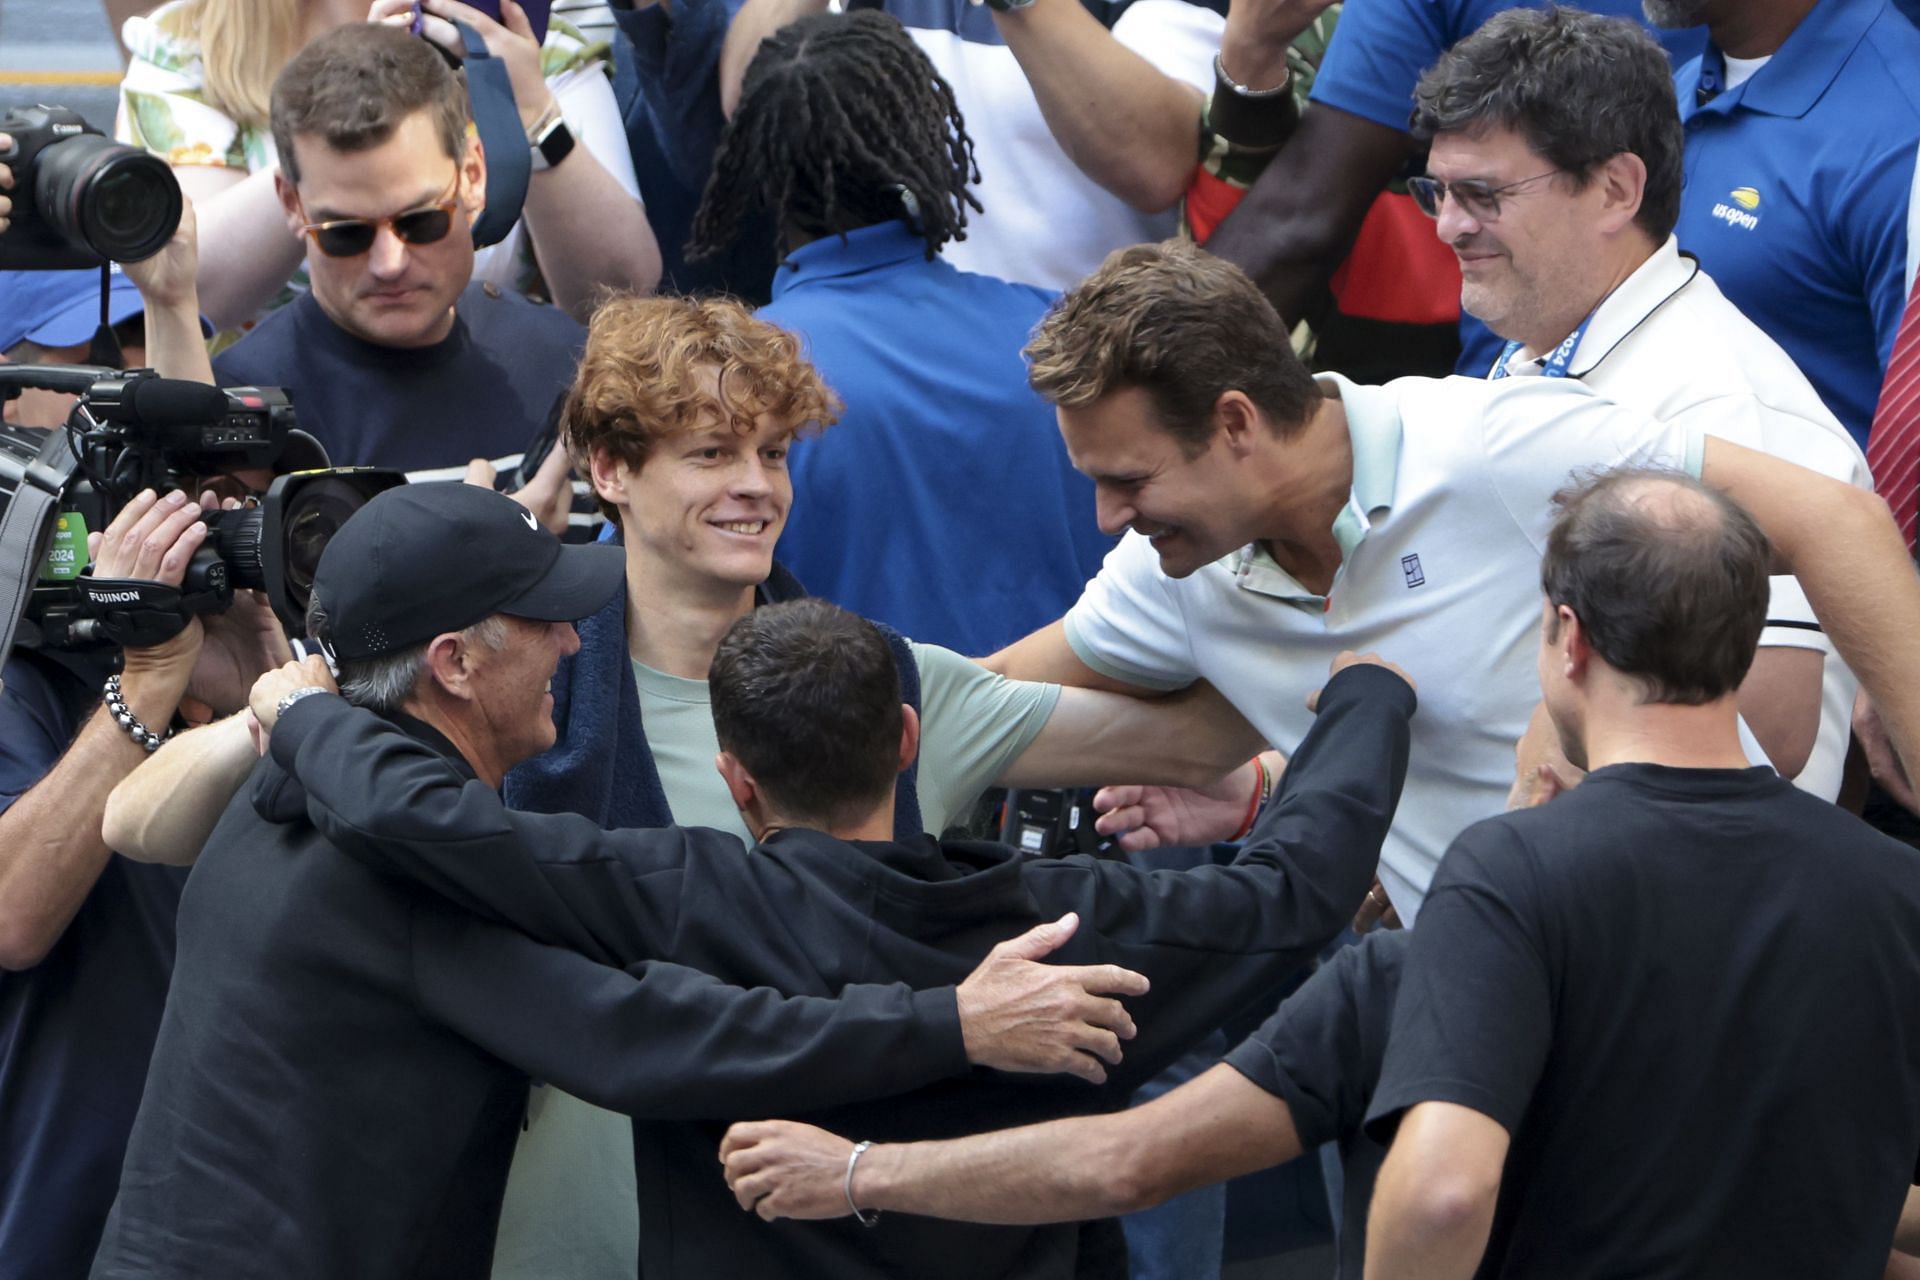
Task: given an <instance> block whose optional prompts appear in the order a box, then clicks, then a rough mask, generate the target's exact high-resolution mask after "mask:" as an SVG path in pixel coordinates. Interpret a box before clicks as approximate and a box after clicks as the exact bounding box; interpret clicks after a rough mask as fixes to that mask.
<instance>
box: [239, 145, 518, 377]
mask: <svg viewBox="0 0 1920 1280" xmlns="http://www.w3.org/2000/svg"><path fill="white" fill-rule="evenodd" d="M293 145H294V148H295V150H296V152H297V153H298V159H299V171H300V182H299V185H298V188H297V189H296V188H295V187H294V185H293V184H291V183H289V182H287V180H286V179H285V177H284V176H282V177H281V178H279V179H278V180H277V181H276V188H277V190H278V191H279V193H280V202H281V207H282V209H283V211H284V212H285V214H286V218H287V224H288V226H289V227H291V228H292V229H293V232H294V234H295V235H298V236H300V237H301V239H302V241H303V242H304V243H305V245H306V251H307V275H308V278H309V280H310V281H311V284H312V287H313V297H314V301H316V302H317V303H319V304H320V309H321V310H322V311H324V312H326V314H327V317H328V318H329V319H331V320H332V321H333V322H334V323H335V324H337V325H339V326H340V327H341V328H342V329H344V330H346V331H347V332H348V333H351V334H353V335H354V336H355V337H357V338H362V339H364V340H366V341H368V342H372V343H376V344H378V345H380V346H383V347H401V348H409V347H424V346H431V345H432V344H434V343H436V342H439V341H440V340H441V339H443V338H445V337H446V336H447V334H448V333H449V332H450V331H451V330H452V328H453V304H454V301H455V300H456V299H457V298H458V297H459V296H460V291H461V290H462V289H464V288H466V287H467V284H468V282H469V281H470V280H471V279H472V278H473V233H472V230H471V227H472V223H473V219H474V218H476V217H478V216H479V213H480V208H481V205H482V203H483V202H484V200H485V198H486V180H487V179H486V167H485V165H484V164H483V163H482V161H481V158H480V150H479V146H478V144H477V143H476V142H472V141H469V143H468V146H467V148H466V153H465V155H464V156H463V157H461V158H460V159H459V160H458V161H456V160H455V159H453V158H451V157H449V156H448V155H447V153H446V148H445V147H444V146H443V145H442V142H441V138H440V134H439V132H438V131H437V129H436V127H435V124H434V120H433V116H432V113H431V112H429V111H426V110H421V111H416V112H414V113H413V114H412V115H410V116H408V117H407V118H406V119H405V120H403V121H402V122H401V123H400V126H399V127H398V128H397V129H395V130H394V131H393V136H391V137H390V138H388V139H387V140H386V141H385V142H383V143H381V144H379V145H378V146H375V147H371V148H368V149H367V150H364V151H352V152H346V151H336V150H334V149H333V148H332V147H330V146H328V145H327V144H326V142H325V141H324V140H322V139H320V138H316V137H313V136H310V135H306V134H302V135H298V136H296V137H295V138H294V140H293ZM450 193H452V194H454V195H456V196H457V198H458V200H459V202H460V203H459V206H458V207H457V208H456V209H455V211H454V218H453V226H452V229H451V230H449V231H448V232H447V234H446V235H445V236H444V237H443V238H441V239H439V240H436V241H434V242H433V243H431V244H408V243H407V242H406V241H404V240H402V239H400V237H399V236H398V235H396V234H395V233H394V230H393V228H392V227H391V226H389V225H382V226H381V227H380V228H379V230H378V231H377V232H376V234H375V235H374V239H373V245H372V247H371V248H369V249H368V250H367V251H366V252H365V253H360V254H355V255H352V256H350V257H343V258H332V257H328V256H327V255H326V254H325V253H322V252H321V250H320V247H319V246H318V245H317V244H315V243H314V241H313V239H312V238H311V237H309V236H306V235H304V234H303V233H302V232H301V227H302V226H303V225H305V224H306V223H309V222H330V221H335V220H339V219H351V218H365V219H373V218H391V217H393V216H394V215H396V214H401V213H407V212H410V211H413V210H418V209H423V208H426V207H428V206H431V205H433V204H434V203H436V202H437V201H440V200H443V199H446V198H447V197H448V195H449V194H450Z"/></svg>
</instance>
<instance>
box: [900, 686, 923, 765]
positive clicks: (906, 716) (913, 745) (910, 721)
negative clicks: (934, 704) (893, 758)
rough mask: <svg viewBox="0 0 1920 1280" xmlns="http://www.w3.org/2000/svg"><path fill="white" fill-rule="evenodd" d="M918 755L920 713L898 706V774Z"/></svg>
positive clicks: (906, 706) (902, 704) (903, 705)
mask: <svg viewBox="0 0 1920 1280" xmlns="http://www.w3.org/2000/svg"><path fill="white" fill-rule="evenodd" d="M919 754H920V713H919V712H917V711H915V710H914V709H913V708H912V707H910V706H908V705H907V704H906V703H904V702H903V703H901V704H900V772H902V773H905V772H906V771H907V769H908V768H910V767H911V766H912V764H913V761H914V758H915V757H916V756H918V755H919Z"/></svg>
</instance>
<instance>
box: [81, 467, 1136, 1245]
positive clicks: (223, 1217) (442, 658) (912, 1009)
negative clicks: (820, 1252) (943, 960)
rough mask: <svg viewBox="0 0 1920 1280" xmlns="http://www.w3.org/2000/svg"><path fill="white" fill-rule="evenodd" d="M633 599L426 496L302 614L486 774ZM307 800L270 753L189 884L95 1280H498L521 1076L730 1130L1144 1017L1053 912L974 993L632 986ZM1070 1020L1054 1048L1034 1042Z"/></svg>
mask: <svg viewBox="0 0 1920 1280" xmlns="http://www.w3.org/2000/svg"><path fill="white" fill-rule="evenodd" d="M623 582H624V558H623V555H622V553H621V551H620V550H619V549H618V548H614V547H599V546H563V545H562V544H561V543H560V541H559V540H558V539H557V538H555V537H554V536H553V535H552V534H550V533H548V532H546V531H545V530H544V529H541V528H539V527H538V525H537V523H535V522H532V521H530V520H529V518H528V515H527V513H526V512H525V510H524V509H523V508H522V507H520V506H519V505H518V504H517V503H515V502H513V501H512V500H511V499H509V498H506V497H503V496H501V495H499V494H496V493H494V492H492V491H491V490H487V489H482V488H478V487H475V486H470V485H460V484H421V485H411V486H405V487H402V488H398V489H392V490H388V491H387V492H385V493H382V494H380V495H379V496H378V497H376V498H375V499H374V500H373V501H372V502H370V503H368V504H367V506H366V507H364V508H362V509H361V510H360V511H359V512H357V513H356V514H355V515H354V516H353V517H352V518H351V519H349V520H348V521H347V522H346V524H345V525H344V526H343V527H342V528H341V530H340V532H339V533H338V534H337V535H335V537H334V538H333V540H332V541H331V542H330V543H329V544H328V545H327V548H326V550H325V552H324V553H323V554H322V556H321V558H320V564H319V568H318V571H317V573H316V574H315V577H314V588H313V608H312V611H311V613H310V617H309V622H310V629H311V632H312V634H313V636H314V638H315V640H316V641H317V642H318V643H319V644H320V645H321V646H322V647H323V648H324V649H325V650H326V651H327V652H328V653H329V654H330V655H331V657H332V659H333V661H334V662H335V664H337V666H338V670H339V686H338V691H339V692H340V693H341V694H342V695H343V696H344V697H346V698H347V699H348V700H349V701H352V702H355V703H358V704H360V705H362V706H367V707H370V708H372V709H374V710H377V711H379V712H380V713H381V714H383V715H385V716H386V717H388V718H389V719H391V720H392V721H393V722H394V723H396V724H397V725H399V726H400V727H401V728H402V729H404V730H405V731H406V733H407V734H408V735H410V736H411V737H412V738H414V739H416V740H418V741H419V742H421V743H424V744H426V745H427V746H428V747H429V748H430V749H431V750H433V751H434V752H437V753H438V754H439V755H441V756H442V757H444V758H445V759H446V761H447V762H448V763H449V764H450V765H451V766H452V767H453V768H454V769H455V770H457V771H459V772H460V773H462V774H464V775H466V776H467V777H468V778H469V779H471V781H469V782H468V783H467V785H468V786H473V785H477V784H485V785H487V786H489V787H492V786H497V785H498V783H499V780H500V777H501V775H502V774H503V773H504V772H505V770H506V769H507V768H509V767H511V766H512V765H514V764H516V763H518V762H519V761H520V760H522V759H524V758H526V757H527V756H529V755H532V754H534V753H536V752H539V751H542V750H544V749H545V748H546V747H547V746H548V745H550V744H551V743H552V741H553V737H554V729H553V719H552V710H553V709H552V705H551V700H550V699H549V697H548V696H547V692H546V687H547V683H548V681H549V680H550V679H551V678H552V675H553V670H554V667H555V664H556V663H557V662H558V661H559V659H560V657H561V655H563V654H565V653H568V652H571V651H572V649H573V648H574V647H576V646H577V645H578V643H579V642H578V640H577V638H576V637H575V635H574V632H573V628H572V625H571V624H572V621H573V620H574V619H577V618H581V617H584V616H586V615H588V614H591V613H593V612H594V611H596V610H598V609H599V608H600V607H601V606H602V605H604V604H605V603H606V601H607V599H608V598H609V597H610V596H611V595H612V594H613V593H614V592H615V591H618V590H620V589H621V588H622V585H623ZM334 689H335V685H334V680H333V678H332V677H331V676H330V674H329V673H328V670H327V664H326V662H325V661H324V660H322V659H320V658H318V657H313V658H308V659H307V660H306V661H305V662H303V663H299V664H289V665H288V666H287V667H285V668H282V669H281V670H280V671H278V672H273V673H269V675H268V676H266V677H263V678H262V680H261V681H260V683H259V684H258V685H256V687H255V690H254V711H255V714H256V715H257V716H258V718H259V720H260V721H261V724H262V727H263V728H265V729H267V730H269V731H271V729H272V728H273V725H274V724H275V723H276V722H277V720H278V718H279V716H280V715H281V714H282V713H285V712H287V711H288V710H289V709H290V708H292V707H293V706H294V705H295V704H297V703H299V702H301V701H304V700H305V699H307V698H309V697H312V696H315V695H320V694H328V693H332V692H334ZM325 700H326V701H331V699H325ZM288 731H289V732H292V731H294V726H292V725H290V726H289V729H288ZM342 763H343V764H344V763H345V762H344V761H343V762H342ZM356 763H359V764H364V763H365V762H364V761H361V762H356ZM306 812H307V800H306V793H305V792H304V790H303V789H302V787H301V786H300V784H299V783H298V782H296V781H295V780H294V779H292V778H291V777H289V776H288V775H287V774H286V773H285V772H283V771H281V770H280V769H279V768H278V766H277V765H276V764H275V763H274V762H273V761H272V760H271V759H268V760H263V761H262V762H261V763H260V765H259V767H258V769H257V770H256V772H255V774H254V777H253V779H252V781H251V783H250V785H249V786H248V787H247V788H246V789H245V790H244V791H243V792H242V793H241V794H240V795H239V796H237V797H235V799H234V802H233V804H232V805H231V806H230V807H229V809H228V810H227V813H226V815H225V816H224V817H223V818H222V819H221V822H220V825H219V826H218V827H217V828H216V829H215V830H214V833H213V836H212V838H211V839H210V840H209V841H208V843H207V846H206V849H205V850H204V852H203V853H202V854H201V856H200V859H199V862H198V864H197V865H196V867H195V870H194V873H193V876H192V878H191V880H190V881H189V882H188V886H187V888H186V890H185V892H184V893H183V894H182V897H181V904H180V917H179V934H180V941H179V950H178V956H177V959H176V962H175V982H174V984H173V987H172V990H171V992H170V994H169V996H168V1000H167V1007H166V1012H165V1015H164V1017H163V1019H162V1022H161V1029H160V1035H159V1040H158V1043H157V1044H156V1046H155V1049H154V1053H153V1061H152V1065H151V1068H150V1071H149V1075H148V1080H147V1088H146V1093H145V1096H144V1097H143V1099H142V1102H141V1107H140V1113H139V1116H138V1118H137V1120H136V1121H135V1123H134V1130H133V1137H132V1139H131V1141H130V1142H129V1144H128V1148H127V1158H126V1164H125V1166H124V1169H123V1172H122V1175H121V1183H120V1195H119V1198H118V1200H117V1201H116V1202H115V1204H114V1208H113V1212H112V1214H111V1216H110V1217H109V1219H108V1222H107V1228H106V1232H105V1236H104V1238H103V1240H102V1243H101V1246H100V1252H99V1255H98V1257H97V1258H96V1259H95V1262H94V1268H93V1274H94V1275H95V1276H114V1277H118V1276H141V1277H154V1276H202V1275H223V1276H225V1275H232V1276H239V1275H273V1276H280V1277H298V1276H314V1277H335V1276H355V1277H362V1278H366V1280H374V1278H378V1277H388V1276H391V1277H396V1278H398V1277H403V1276H421V1275H431V1276H436V1277H480V1276H484V1275H486V1274H487V1271H488V1267H489V1264H490V1261H491V1257H492V1253H493V1240H494V1231H495V1227H496V1225H497V1222H498V1216H499V1208H500V1198H501V1194H502V1192H503V1190H504V1188H505V1183H506V1173H507V1164H508V1160H509V1158H510V1156H511V1155H512V1152H513V1145H514V1139H515V1136H516V1134H517V1132H518V1130H519V1127H520V1125H521V1123H522V1121H523V1119H524V1117H525V1114H526V1106H527V1084H528V1079H529V1076H532V1077H535V1078H538V1079H542V1080H549V1081H552V1082H554V1083H556V1084H558V1085H560V1086H561V1087H563V1088H565V1089H566V1090H568V1091H569V1092H571V1093H574V1094H577V1095H578V1096H580V1097H583V1098H587V1099H589V1100H591V1101H594V1102H596V1103H597V1104H598V1105H601V1106H605V1107H609V1108H613V1109H617V1110H622V1111H644V1112H650V1113H654V1114H675V1115H696V1116H697V1115H714V1114H724V1113H726V1112H728V1111H731V1110H737V1109H738V1106H739V1103H740V1098H741V1097H742V1096H752V1097H754V1098H755V1099H756V1100H759V1101H761V1102H763V1103H764V1104H765V1105H766V1106H767V1107H769V1108H781V1109H790V1110H806V1109H809V1108H813V1107H818V1106H822V1105H833V1104H837V1103H841V1102H845V1101H849V1100H852V1099H857V1098H871V1097H884V1096H887V1095H889V1094H892V1093H895V1092H899V1091H901V1090H904V1089H908V1088H913V1087H916V1086H919V1085H922V1084H925V1083H928V1082H931V1081H935V1080H939V1079H943V1078H945V1077H948V1076H955V1075H960V1074H963V1073H965V1072H966V1071H967V1069H968V1059H969V1056H970V1055H971V1057H972V1059H973V1061H975V1062H982V1063H986V1064H988V1065H994V1066H1000V1067H1010V1068H1012V1069H1027V1070H1038V1069H1049V1070H1051V1069H1058V1068H1057V1067H1054V1066H1049V1065H1047V1063H1048V1061H1050V1060H1051V1059H1052V1058H1053V1057H1056V1056H1064V1055H1066V1054H1069V1053H1071V1050H1070V1049H1067V1048H1062V1047H1061V1043H1062V1042H1065V1041H1068V1040H1070V1039H1071V1038H1072V1036H1073V1035H1074V1034H1075V1028H1078V1027H1080V1026H1081V1025H1082V1024H1083V1023H1084V1022H1086V1021H1088V1020H1099V1021H1102V1022H1105V1023H1107V1024H1108V1025H1112V1026H1115V1027H1116V1028H1117V1027H1120V1026H1122V1025H1123V1024H1124V1020H1125V1014H1124V1012H1123V1011H1121V1010H1119V1008H1118V1005H1117V1004H1116V1003H1115V1002H1112V1001H1107V1000H1096V999H1095V998H1094V997H1092V996H1091V995H1089V994H1088V993H1087V989H1088V988H1096V989H1102V990H1124V991H1127V992H1129V993H1134V992H1137V991H1139V990H1141V989H1143V988H1144V982H1143V981H1142V980H1140V979H1138V978H1137V976H1135V975H1129V974H1126V973H1125V972H1124V971H1121V970H1117V969H1115V968H1114V967H1113V966H1110V965H1096V966H1089V967H1087V968H1081V969H1075V968H1069V967H1066V966H1041V965H1035V964H1032V963H1031V962H1030V960H1029V959H1028V957H1029V956H1037V955H1039V954H1043V953H1044V952H1045V951H1046V950H1050V949H1051V946H1052V945H1057V943H1058V942H1059V941H1062V940H1064V936H1065V931H1062V930H1059V929H1058V928H1057V927H1055V926H1043V927H1042V929H1040V930H1035V931H1033V932H1032V933H1031V934H1029V935H1028V936H1027V937H1025V938H1022V939H1016V940H1015V941H1014V942H1012V943H1007V944H1002V946H1001V947H998V948H995V951H994V953H993V955H991V956H989V957H988V959H987V960H986V961H985V962H984V963H983V964H982V965H981V966H980V967H979V968H978V969H976V970H975V971H974V973H973V974H972V975H971V976H969V977H968V978H967V980H966V981H965V982H964V983H962V984H961V985H960V986H959V987H958V988H953V987H946V988H939V989H935V990H928V991H918V992H916V991H913V990H910V989H909V988H907V987H905V986H904V985H895V986H854V987H848V988H846V989H845V991H843V992H842V993H841V998H840V999H838V1000H823V999H814V998H797V999H788V998H783V997H781V996H779V995H778V994H777V993H775V992H772V991H769V990H765V989H761V990H755V991H746V990H742V989H740V988H737V987H729V986H726V985H724V984H722V983H720V982H719V981H717V980H716V979H713V978H710V977H708V976H706V975H705V974H701V973H697V972H695V971H693V970H689V969H682V968H679V967H676V966H673V965H667V964H642V965H637V966H634V967H633V968H631V969H626V970H623V969H621V968H617V967H614V966H613V965H611V964H608V963H605V962H606V961H608V960H609V959H610V954H609V953H606V952H603V953H602V954H597V955H596V954H593V953H592V949H591V948H589V949H587V951H586V953H584V954H583V953H582V952H580V951H564V950H558V949H554V948H550V947H544V946H541V945H539V944H536V943H534V942H533V941H532V940H531V939H529V938H527V937H526V936H525V935H523V934H520V933H516V932H514V931H512V930H509V929H506V928H504V927H501V926H498V925H494V924H490V923H487V922H486V921H483V920H481V919H479V918H477V917H475V916H472V915H469V914H467V913H466V912H465V911H462V910H460V909H459V908H457V907H450V906H447V905H445V904H442V903H439V902H437V901H433V900H430V899H429V898H428V897H426V896H424V895H420V894H418V893H417V892H416V891H413V890H411V889H410V888H408V887H407V886H406V885H404V884H403V883H402V882H400V881H398V880H396V879H393V878H391V877H389V876H386V875H383V874H380V873H378V872H375V871H372V870H369V869H368V868H366V867H364V866H362V865H361V864H360V863H358V862H356V861H354V860H353V859H352V858H350V857H347V856H345V855H344V854H340V853H338V852H336V851H335V850H334V849H332V848H331V847H330V846H329V844H328V842H327V840H326V839H325V838H324V837H323V836H321V835H320V833H319V832H318V831H316V830H315V829H314V827H313V826H312V824H311V823H310V822H309V821H308V820H307V818H306ZM419 816H420V818H421V820H422V821H425V822H427V823H433V822H434V821H435V819H434V818H433V816H432V815H431V814H429V813H424V812H423V813H421V814H420V815H419ZM580 822H581V825H582V827H583V828H588V829H594V830H597V828H594V827H593V824H592V823H590V822H587V821H586V820H584V819H581V820H580ZM1049 929H1051V930H1052V933H1051V934H1049V933H1047V930H1049ZM1035 935H1041V936H1038V937H1036V936H1035ZM1069 987H1071V988H1072V991H1071V993H1069V992H1068V991H1067V988H1069ZM1070 995H1072V996H1077V999H1074V998H1069V997H1070ZM1048 1006H1051V1009H1052V1010H1053V1011H1054V1012H1052V1013H1049V1014H1046V1015H1044V1016H1046V1017H1048V1018H1050V1019H1051V1021H1052V1023H1053V1024H1054V1025H1056V1026H1057V1027H1058V1031H1057V1033H1055V1032H1053V1031H1051V1030H1047V1031H1043V1032H1042V1033H1041V1034H1039V1035H1036V1034H1035V1033H1034V1030H1033V1028H1032V1023H1033V1021H1034V1016H1035V1015H1038V1014H1040V1013H1041V1010H1042V1009H1045V1008H1047V1007H1048ZM1109 1006H1111V1007H1110V1008H1109ZM1062 1010H1064V1011H1065V1012H1064V1013H1062V1012H1060V1011H1062ZM963 1011H964V1014H963ZM1123 1034H1124V1032H1123ZM1043 1041H1044V1042H1045V1043H1044V1044H1043V1043H1042V1042H1043ZM748 1091H750V1093H749V1092H748Z"/></svg>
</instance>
